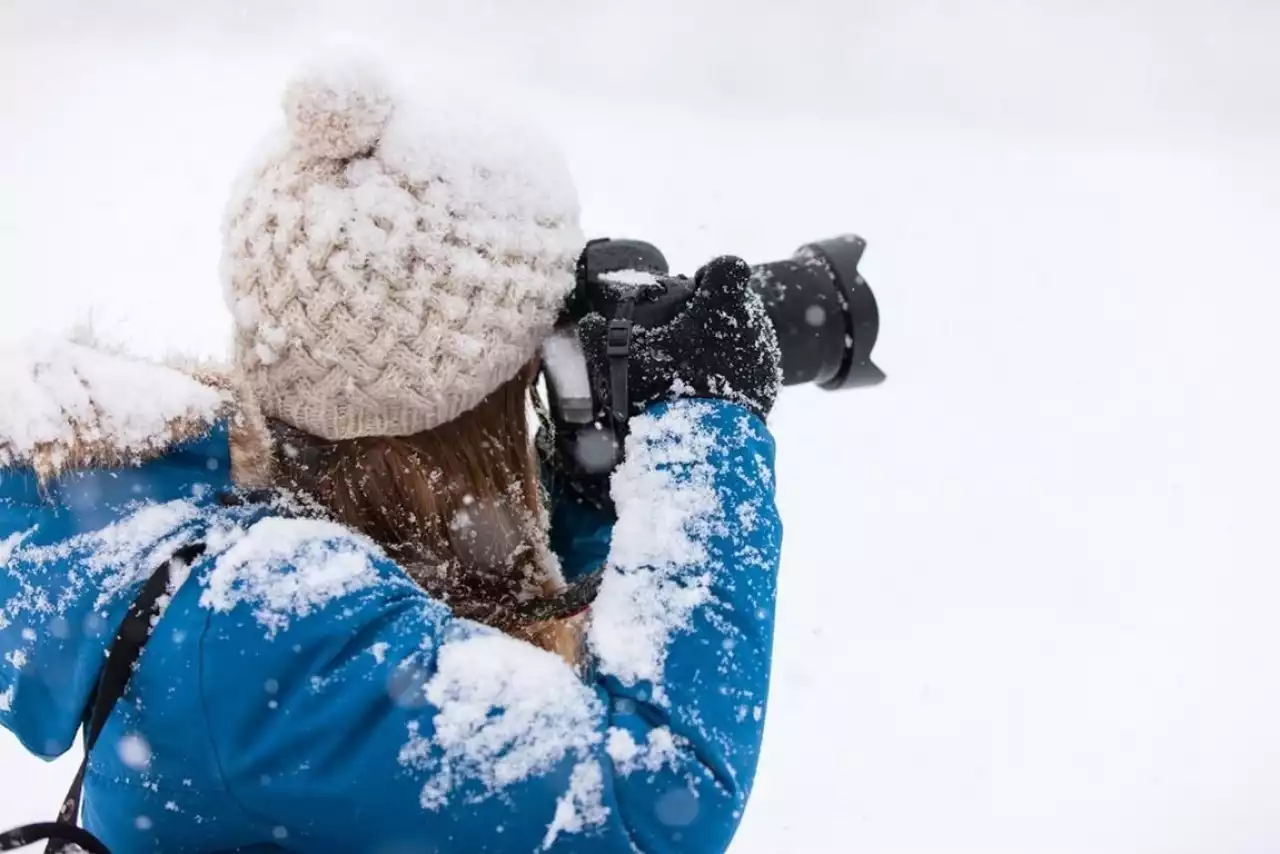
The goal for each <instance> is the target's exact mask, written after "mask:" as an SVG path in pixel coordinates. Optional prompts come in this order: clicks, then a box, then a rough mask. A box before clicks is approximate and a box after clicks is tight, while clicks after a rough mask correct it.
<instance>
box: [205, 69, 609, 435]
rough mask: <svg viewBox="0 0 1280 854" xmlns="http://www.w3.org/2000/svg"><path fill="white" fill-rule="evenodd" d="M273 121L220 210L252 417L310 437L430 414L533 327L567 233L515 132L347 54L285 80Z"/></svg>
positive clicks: (415, 426)
mask: <svg viewBox="0 0 1280 854" xmlns="http://www.w3.org/2000/svg"><path fill="white" fill-rule="evenodd" d="M283 105H284V111H285V116H286V119H287V126H288V132H287V134H286V135H285V137H284V138H283V139H278V140H276V144H275V145H274V146H273V147H272V148H271V149H270V151H269V152H268V153H267V154H266V155H265V156H264V157H262V158H261V159H259V160H258V161H257V162H256V163H255V164H254V165H253V166H252V167H251V168H250V169H249V170H248V171H247V172H246V174H245V178H244V180H243V181H242V182H241V184H240V186H238V187H237V189H236V190H235V191H234V193H233V196H232V200H231V204H230V207H229V209H228V215H227V219H226V222H225V226H224V251H223V279H224V285H225V289H226V296H227V301H228V304H229V306H230V308H231V310H232V312H233V314H234V317H235V357H236V362H237V365H238V367H239V369H240V370H241V371H242V372H243V373H244V375H245V376H246V378H247V379H248V381H249V383H250V385H251V387H252V389H253V392H254V394H255V395H256V397H257V398H258V399H259V401H260V402H261V405H262V408H263V411H264V412H265V414H266V415H267V416H269V417H273V418H279V419H281V420H283V421H285V422H287V423H289V424H291V425H293V426H294V427H297V428H298V429H301V430H305V431H306V432H308V433H311V434H313V435H316V436H319V437H321V438H324V439H329V440H338V439H351V438H356V437H359V436H393V435H409V434H412V433H417V432H420V431H422V430H429V429H431V428H433V427H436V426H438V425H440V424H443V423H445V422H447V421H449V420H451V419H453V418H455V417H457V416H458V415H460V414H461V413H463V412H465V411H466V410H468V409H470V408H472V407H474V406H475V405H476V404H478V403H480V401H481V400H483V399H484V398H485V397H486V396H487V395H488V394H490V393H491V392H493V391H494V390H496V389H497V388H498V387H499V386H500V385H502V383H504V382H505V381H507V380H508V379H510V378H511V377H513V376H515V375H516V373H517V372H518V371H519V370H520V368H521V367H522V366H523V365H524V364H526V363H527V362H528V361H529V360H530V359H531V358H533V356H534V355H535V353H536V352H537V349H538V346H539V344H540V343H541V342H542V340H543V339H544V338H545V337H546V335H547V334H548V333H549V332H550V330H551V328H552V325H553V324H554V322H555V319H556V316H557V314H558V312H559V310H560V308H561V306H562V304H563V302H564V299H565V297H566V296H567V295H568V293H569V291H570V290H571V289H572V286H573V268H574V262H575V260H576V257H577V255H578V253H579V252H580V251H581V249H582V246H583V243H584V240H583V237H582V233H581V231H580V229H579V227H578V203H577V196H576V192H575V190H574V187H573V183H572V180H571V179H570V177H569V174H568V170H567V168H566V166H565V164H564V162H563V160H562V158H561V157H560V155H559V153H558V152H557V151H556V150H555V149H554V148H552V147H551V146H549V145H548V143H547V142H545V141H544V140H543V139H542V138H540V137H539V136H538V135H537V134H536V133H533V132H531V131H530V129H528V128H525V127H522V126H519V125H517V124H515V123H513V122H512V121H511V120H509V119H502V118H497V117H495V116H492V115H483V114H481V113H479V112H478V111H477V107H476V105H475V104H473V103H466V104H463V105H461V106H460V107H459V108H450V107H449V106H448V105H446V104H443V103H436V104H429V103H426V102H420V101H414V100H413V99H411V98H405V97H400V96H398V95H397V94H395V93H393V91H392V90H391V89H390V87H389V86H388V85H387V83H386V82H385V80H384V78H383V77H382V75H381V74H380V73H379V71H378V70H377V69H376V68H373V67H371V66H369V65H368V64H366V63H363V62H358V61H350V60H343V61H340V62H330V63H328V64H325V65H321V66H316V67H312V68H309V69H307V70H305V71H304V72H303V73H301V74H300V75H298V76H297V77H296V78H295V79H294V80H293V81H292V82H291V83H290V84H289V85H288V86H287V88H286V89H285V93H284V99H283Z"/></svg>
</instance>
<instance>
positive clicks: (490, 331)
mask: <svg viewBox="0 0 1280 854" xmlns="http://www.w3.org/2000/svg"><path fill="white" fill-rule="evenodd" d="M284 105H285V112H286V116H287V119H288V133H287V134H285V135H284V136H283V137H282V138H281V139H280V140H278V142H277V144H276V145H274V147H272V148H270V150H269V151H267V153H266V154H264V155H263V157H262V158H260V159H259V160H258V161H257V162H256V163H255V164H254V165H253V166H252V168H250V170H249V171H248V172H247V176H246V179H245V180H244V181H243V182H242V183H241V184H240V186H239V187H238V188H237V190H236V193H235V195H234V197H233V199H232V203H231V206H230V208H229V215H228V219H227V224H226V228H225V265H224V278H225V283H226V290H227V296H228V303H229V305H230V308H231V310H232V313H233V315H234V318H235V327H236V336H235V350H234V352H235V360H234V370H232V371H229V372H227V373H225V374H214V373H212V372H210V371H207V370H199V371H191V372H182V371H179V370H176V369H172V368H168V367H163V366H158V365H152V364H147V363H144V362H140V361H135V360H131V359H128V358H126V357H122V356H119V355H113V354H108V353H105V352H100V351H97V350H94V349H91V348H88V347H84V346H78V345H71V344H65V345H50V346H47V347H45V348H43V349H41V350H39V351H36V352H33V351H30V350H28V351H23V352H21V353H9V354H6V356H5V360H6V362H7V364H5V365H4V366H3V367H4V370H3V371H0V374H3V376H5V377H6V382H7V384H8V386H9V387H8V388H6V389H5V392H6V395H7V396H6V400H5V405H4V406H0V467H3V468H2V469H0V566H3V568H4V571H3V572H2V573H0V603H2V604H0V658H2V660H0V724H3V725H4V726H5V727H6V728H8V729H9V730H11V731H12V732H14V733H15V734H16V735H17V736H18V738H19V739H21V740H22V742H23V744H24V745H26V747H27V748H28V749H29V750H30V751H31V752H33V753H35V754H38V755H41V756H44V757H55V756H58V755H60V754H62V753H64V752H65V751H66V750H67V749H69V747H70V746H71V745H72V743H73V741H74V737H75V734H76V732H77V731H78V729H79V728H80V726H81V725H82V723H83V722H84V720H85V718H86V713H87V709H88V708H89V705H90V703H91V701H92V696H91V695H92V694H93V692H94V686H95V685H96V684H97V682H98V679H99V675H100V674H101V673H102V672H103V661H104V657H105V653H106V652H107V650H108V648H109V647H111V645H112V639H113V637H114V636H115V634H116V632H117V630H118V629H119V627H120V626H122V625H126V624H127V623H126V612H127V611H128V610H129V608H130V606H131V603H133V602H134V601H135V598H136V597H138V596H139V595H140V593H139V591H140V590H142V589H143V585H144V582H146V581H147V579H148V578H150V577H152V575H153V573H156V572H157V570H158V569H160V568H162V567H163V568H164V569H165V570H167V571H168V572H169V573H170V575H171V578H170V579H169V582H168V589H167V593H166V595H165V596H163V597H162V598H161V605H162V606H163V611H162V612H161V613H160V615H159V617H158V618H157V619H156V620H154V621H153V625H154V629H153V631H152V633H151V636H150V639H149V640H148V641H147V642H146V646H145V649H144V650H143V652H142V655H141V659H140V660H139V661H138V663H137V666H136V667H135V668H134V669H133V671H132V677H131V679H130V681H129V683H128V688H127V692H126V693H125V695H124V698H123V700H122V701H121V702H120V703H119V704H118V705H116V706H115V708H114V711H113V712H112V713H111V715H110V717H109V718H107V719H106V724H105V728H104V729H103V731H102V736H101V738H100V739H99V740H98V741H97V743H96V746H95V747H94V748H93V750H92V751H91V752H90V755H89V760H88V766H87V776H86V779H85V802H84V805H83V811H82V821H83V823H84V825H85V826H86V827H87V828H88V829H89V830H91V831H93V832H94V833H95V834H97V835H98V836H99V837H100V838H101V839H102V840H103V841H104V842H105V843H106V844H107V845H108V846H109V847H110V848H111V850H112V851H113V852H116V854H124V852H138V851H163V852H229V851H239V852H245V851H264V852H265V851H309V852H322V851H334V852H378V854H393V852H426V851H430V852H478V851H493V852H500V851H520V852H527V851H534V850H552V851H592V852H611V851H619V852H623V851H632V850H639V851H644V852H675V851H681V852H690V851H695V852H696V851H723V850H724V849H725V848H726V847H727V845H728V844H729V840H730V838H731V837H732V835H733V832H734V829H735V828H736V826H737V824H738V821H739V820H740V818H741V815H742V810H743V807H744V805H745V802H746V799H747V795H748V792H749V790H750V786H751V780H752V776H753V774H754V770H755V765H756V760H757V756H758V752H759V746H760V737H761V732H762V726H763V717H764V705H765V699H766V693H767V686H768V673H769V660H770V646H771V633H772V622H773V601H774V590H775V571H776V568H777V561H778V549H779V539H780V528H779V523H778V519H777V515H776V511H775V509H774V500H773V479H772V464H773V451H772V442H771V439H770V438H769V436H768V433H767V431H766V429H765V427H764V423H763V418H764V416H765V415H766V414H767V413H768V410H769V409H770V407H771V405H772V403H773V400H774V397H775V395H776V392H777V368H778V363H777V352H776V345H775V344H774V341H773V338H772V330H771V329H770V327H769V325H768V322H767V319H765V318H764V316H763V312H762V310H761V307H760V304H759V301H758V300H757V299H756V298H754V297H753V296H752V295H751V294H750V292H749V290H748V288H747V287H746V268H745V265H743V264H742V262H741V261H737V260H736V259H719V260H717V261H716V262H713V263H712V264H710V265H708V266H707V267H706V268H704V270H703V271H702V272H701V273H700V274H699V278H698V280H697V284H698V291H697V295H696V296H695V297H694V299H693V300H692V301H691V303H690V305H689V307H688V308H687V309H686V310H685V311H684V312H683V313H682V314H681V315H680V316H678V317H676V318H675V319H674V320H673V321H672V322H671V323H670V324H669V325H668V326H666V327H661V328H658V329H653V330H644V331H641V330H636V332H635V337H634V341H633V350H634V353H635V356H634V358H633V359H632V363H631V371H630V376H629V386H630V393H631V399H632V401H633V403H634V412H635V415H634V417H633V418H632V419H631V422H630V435H629V437H628V439H627V442H626V448H625V456H624V459H623V462H622V463H621V465H620V467H619V468H618V471H617V472H616V473H615V475H614V477H613V483H612V497H613V501H612V503H611V505H610V506H609V508H608V509H602V508H600V507H598V506H596V505H595V504H592V503H591V502H588V501H583V500H581V499H580V498H576V497H574V496H577V495H580V494H585V493H587V492H588V491H589V490H588V489H587V488H586V487H587V486H588V484H585V483H583V480H584V479H586V478H588V477H590V475H586V474H583V473H581V472H580V471H578V470H577V468H576V467H575V466H573V465H570V464H563V463H562V462H561V461H559V460H558V458H555V457H553V458H552V459H551V460H550V466H549V469H548V472H549V476H550V481H549V483H548V484H546V485H547V486H548V487H549V491H550V494H549V495H547V494H545V493H544V490H543V489H542V488H541V486H542V484H540V479H539V476H538V467H537V465H536V462H537V458H536V455H535V452H534V450H533V443H532V441H531V437H530V435H529V427H528V421H527V418H526V415H527V412H528V404H529V399H530V392H531V386H532V381H533V378H534V377H535V375H536V370H537V353H538V348H539V345H540V342H542V341H543V340H544V338H545V337H546V336H547V334H548V333H549V331H550V329H551V327H552V325H553V324H554V322H555V320H556V317H557V313H558V312H559V310H560V307H561V305H562V303H563V301H564V299H565V297H566V296H567V294H568V292H569V291H570V289H571V288H572V286H573V281H574V277H573V264H574V259H575V257H576V256H577V254H578V252H579V251H580V249H581V247H582V242H583V241H582V238H581V235H580V232H579V229H578V226H577V210H576V201H575V196H574V193H573V191H572V187H571V185H570V184H569V182H568V179H567V177H566V175H565V172H564V169H563V166H562V165H561V164H560V162H559V160H558V158H557V157H556V156H555V155H554V153H549V152H547V151H546V150H545V149H543V148H541V147H539V144H538V143H537V141H536V140H535V139H534V138H532V137H530V136H529V135H527V134H525V133H523V132H521V131H519V130H518V129H514V128H511V127H507V126H505V125H504V126H499V125H494V124H480V123H478V122H476V121H474V120H465V121H461V122H459V121H457V119H456V117H452V118H451V117H450V116H449V114H448V113H446V112H442V111H440V110H427V109H426V108H425V107H422V106H420V105H417V104H416V103H415V102H413V101H412V99H408V98H402V97H394V96H393V95H392V94H391V93H390V91H389V90H388V89H387V87H386V86H385V85H384V84H383V83H381V82H380V80H379V78H378V77H377V76H376V75H374V74H372V73H370V72H368V71H366V70H364V69H362V68H361V67H359V66H336V67H330V68H322V69H318V70H313V71H311V72H308V73H306V74H304V75H302V76H301V77H299V78H298V79H297V80H295V82H294V83H292V84H291V85H290V87H289V88H288V90H287V91H286V95H285V99H284ZM604 337H605V336H604V320H603V319H602V318H599V317H589V318H588V319H587V320H586V321H585V322H584V324H583V334H582V339H583V344H584V348H585V350H586V353H587V356H588V360H589V363H590V365H591V369H592V370H591V373H592V378H593V380H594V381H595V382H596V383H597V385H598V386H599V387H601V388H605V387H607V382H608V376H607V371H605V370H603V366H604V365H605V362H606V349H605V341H604ZM695 337H696V340H695ZM602 565H603V566H604V569H603V572H602V575H601V580H600V587H599V592H598V595H597V596H596V598H595V600H594V603H593V605H592V607H591V610H590V613H589V614H588V615H585V616H584V615H577V616H571V615H569V614H567V613H565V612H564V611H563V609H561V611H559V612H557V610H556V608H554V607H548V603H550V604H551V605H554V603H555V601H556V597H557V596H558V595H559V594H561V593H562V592H563V591H564V590H565V589H566V587H567V586H568V585H572V584H575V583H576V582H578V581H579V580H580V579H581V577H582V576H583V575H584V573H588V572H591V571H594V570H596V569H598V568H600V567H601V566H602ZM156 577H157V578H161V579H163V576H160V575H157V576H156ZM130 619H131V620H132V619H133V618H132V617H131V618H130ZM539 646H541V647H543V649H539V648H538V647H539Z"/></svg>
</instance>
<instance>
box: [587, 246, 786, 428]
mask: <svg viewBox="0 0 1280 854" xmlns="http://www.w3.org/2000/svg"><path fill="white" fill-rule="evenodd" d="M750 278H751V268H750V267H748V266H747V263H746V262H745V261H743V260H742V259H741V258H735V257H733V256H731V255H725V256H721V257H719V258H716V259H715V260H713V261H711V262H710V263H708V264H707V265H706V266H704V267H703V268H702V269H700V270H699V271H698V272H697V275H696V276H695V277H694V285H695V288H694V292H693V295H692V296H690V297H689V300H688V302H686V303H685V305H684V307H683V308H682V309H681V310H680V312H679V313H678V314H677V315H676V316H675V317H673V318H672V319H671V320H670V321H668V322H667V323H664V324H662V325H661V326H655V327H653V328H648V329H646V328H643V327H640V326H635V327H633V329H632V336H631V354H630V359H629V363H628V370H627V386H628V392H629V397H630V400H631V409H632V414H638V413H640V412H642V411H643V410H644V409H645V407H647V406H648V405H649V404H651V403H653V402H654V401H658V400H663V399H666V398H670V397H700V398H719V399H722V400H727V401H731V402H733V403H736V404H739V405H741V406H744V407H746V408H747V409H749V410H751V411H752V412H754V413H755V414H756V415H758V416H760V417H761V418H762V419H763V418H766V417H767V416H768V415H769V411H770V410H771V409H773V404H774V401H775V400H777V397H778V387H779V385H780V382H781V373H780V366H781V351H780V350H779V349H778V337H777V334H776V333H775V332H774V329H773V324H772V323H771V322H770V320H769V316H768V315H767V314H766V313H765V310H764V304H763V303H762V302H761V301H760V296H759V295H758V294H757V293H755V291H753V290H751V287H750V286H749V284H748V283H749V281H750ZM608 331H609V319H608V318H606V317H604V316H602V315H600V314H598V313H592V314H588V315H587V316H586V317H584V318H583V319H582V320H581V321H579V323H578V334H579V337H580V339H581V341H582V348H583V352H584V354H585V355H586V358H587V367H588V370H589V372H590V375H591V382H592V384H593V386H594V388H595V391H596V394H597V400H602V401H607V400H609V398H610V395H609V358H608V347H607V339H608Z"/></svg>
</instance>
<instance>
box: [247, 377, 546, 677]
mask: <svg viewBox="0 0 1280 854" xmlns="http://www.w3.org/2000/svg"><path fill="white" fill-rule="evenodd" d="M535 376H536V369H535V368H534V366H532V365H530V366H528V367H526V368H525V369H524V370H522V371H521V372H520V374H518V375H517V376H515V377H513V378H512V379H511V380H509V381H507V382H506V383H504V384H503V385H502V386H501V387H500V388H498V389H497V391H495V392H493V393H492V394H490V395H489V396H488V397H486V398H485V399H484V401H483V402H481V403H480V404H479V405H478V406H476V407H475V408H473V409H471V410H468V411H467V412H465V413H463V414H462V415H460V416H459V417H458V418H456V419H454V420H453V421H450V422H448V423H446V424H443V425H441V426H439V427H436V428H434V429H432V430H428V431H425V432H422V433H416V434H414V435H412V436H376V437H368V438H361V439H347V440H341V441H337V442H328V441H324V440H321V439H318V438H316V437H314V436H311V435H309V434H307V433H303V432H301V431H299V430H296V429H293V428H291V427H289V426H288V425H285V424H283V423H281V422H275V423H273V425H272V429H273V433H274V435H275V440H276V449H277V454H276V457H277V460H278V464H277V474H278V476H279V482H280V484H281V485H283V486H286V487H288V488H290V489H293V490H294V491H296V492H298V493H300V494H301V495H303V496H305V497H307V498H310V499H311V500H313V501H315V502H316V503H317V504H319V505H320V507H321V508H322V509H323V510H324V511H326V512H327V513H328V514H329V515H331V516H332V517H333V518H334V519H335V520H337V521H339V522H342V523H343V524H346V525H349V526H351V527H352V528H355V529H356V530H358V531H360V532H362V533H364V534H366V535H367V536H369V537H370V538H372V539H373V540H374V541H375V542H377V543H378V544H379V545H381V546H382V547H383V548H384V549H386V550H387V552H388V553H389V554H390V555H391V556H392V557H394V558H395V559H396V560H397V561H398V562H399V563H400V564H401V565H402V566H403V567H404V568H405V570H406V571H407V572H408V573H409V575H410V576H411V577H412V578H413V579H414V580H415V581H416V582H417V583H418V584H420V585H421V586H422V587H423V588H425V589H426V590H427V592H429V593H431V594H432V595H433V596H436V597H437V598H440V599H442V600H443V601H445V602H447V603H448V604H449V605H450V606H451V607H452V608H453V610H454V612H455V613H457V614H459V615H460V616H465V617H469V618H472V619H476V620H479V621H481V622H485V623H488V624H490V625H492V626H494V627H496V628H499V629H502V630H504V631H507V632H510V633H512V634H515V635H517V636H521V637H525V638H526V639H529V640H532V641H533V642H535V643H538V644H539V645H541V646H544V647H546V648H548V649H554V650H555V651H558V652H561V653H562V654H564V652H565V650H564V649H563V645H564V644H565V643H566V642H567V640H566V639H565V638H563V637H559V636H558V635H559V634H561V633H560V632H557V631H556V629H555V626H554V625H550V624H545V623H537V624H531V623H530V622H529V621H528V620H527V619H522V614H524V613H526V612H527V609H525V608H524V607H523V606H524V605H525V604H526V603H529V602H530V601H531V600H535V599H539V598H546V597H553V596H555V595H557V594H559V593H561V591H562V590H563V589H564V582H563V580H562V578H561V576H560V572H559V569H558V568H557V566H556V564H555V561H554V559H553V558H551V557H550V550H549V548H548V545H547V526H546V522H545V514H544V511H543V508H542V500H541V493H540V486H539V478H538V460H537V454H536V451H535V450H534V446H533V442H532V438H531V436H530V429H529V420H528V419H529V409H528V407H529V402H530V394H531V388H532V383H533V379H534V377H535Z"/></svg>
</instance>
